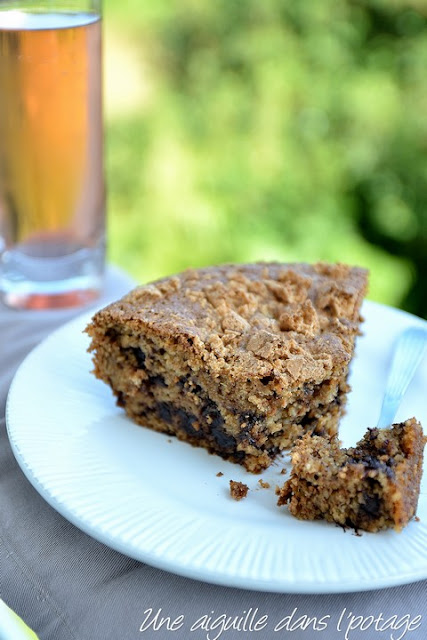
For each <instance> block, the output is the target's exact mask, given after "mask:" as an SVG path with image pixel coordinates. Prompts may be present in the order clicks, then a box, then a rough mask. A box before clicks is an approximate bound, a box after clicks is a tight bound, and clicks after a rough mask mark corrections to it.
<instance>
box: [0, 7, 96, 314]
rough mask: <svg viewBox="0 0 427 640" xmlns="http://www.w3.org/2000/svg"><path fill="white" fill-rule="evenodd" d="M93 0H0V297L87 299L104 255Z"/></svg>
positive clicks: (42, 302)
mask: <svg viewBox="0 0 427 640" xmlns="http://www.w3.org/2000/svg"><path fill="white" fill-rule="evenodd" d="M101 57H102V37H101V0H33V1H31V0H27V1H26V0H0V297H1V299H2V300H3V302H5V303H6V304H7V305H9V306H12V307H15V308H23V309H25V308H27V309H28V308H30V309H34V308H54V307H71V306H78V305H81V304H85V303H86V302H88V301H90V300H92V299H94V298H95V297H96V296H97V295H98V294H99V292H100V289H101V286H102V279H103V271H104V261H105V188H104V170H103V122H102V63H101Z"/></svg>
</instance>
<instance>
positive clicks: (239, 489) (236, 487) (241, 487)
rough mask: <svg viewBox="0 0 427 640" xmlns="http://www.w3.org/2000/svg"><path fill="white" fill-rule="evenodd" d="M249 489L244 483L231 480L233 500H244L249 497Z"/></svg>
mask: <svg viewBox="0 0 427 640" xmlns="http://www.w3.org/2000/svg"><path fill="white" fill-rule="evenodd" d="M248 491H249V487H248V485H247V484H245V483H244V482H237V481H236V480H230V496H231V497H232V498H233V500H242V498H246V496H247V495H248Z"/></svg>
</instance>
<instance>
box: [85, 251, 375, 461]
mask: <svg viewBox="0 0 427 640" xmlns="http://www.w3.org/2000/svg"><path fill="white" fill-rule="evenodd" d="M366 286H367V272H366V270H364V269H361V268H358V267H349V266H346V265H342V264H338V265H329V264H323V263H319V264H314V265H309V264H300V263H298V264H280V263H256V264H246V265H236V264H229V265H222V266H218V267H208V268H204V269H199V270H195V269H193V270H188V271H185V272H183V273H181V274H178V275H177V276H173V277H170V278H165V279H162V280H159V281H157V282H154V283H152V284H149V285H146V286H142V287H138V288H136V289H134V290H133V291H132V292H130V293H129V294H128V295H126V296H125V297H124V298H122V299H121V300H119V301H118V302H116V303H114V304H112V305H110V306H108V307H106V308H105V309H103V310H101V311H99V312H98V313H97V314H96V315H95V316H94V317H93V319H92V322H91V323H90V325H89V326H88V327H87V329H86V331H87V333H88V334H89V335H90V337H91V338H92V341H91V345H90V348H89V350H90V351H92V352H93V360H94V365H95V366H94V373H95V375H96V376H97V377H98V378H100V379H101V380H103V381H104V382H106V383H107V384H109V385H110V386H111V388H112V390H113V393H114V395H115V396H116V399H117V404H118V405H119V406H121V407H123V408H124V410H125V411H126V413H127V415H128V416H129V417H130V418H132V419H133V420H134V421H135V422H137V423H138V424H140V425H143V426H145V427H149V428H151V429H154V430H156V431H161V432H164V433H168V434H173V435H175V436H177V437H178V438H180V439H181V440H185V441H186V442H189V443H191V444H192V445H196V446H200V447H205V448H206V449H208V450H209V451H210V452H213V453H217V454H219V455H221V456H222V457H223V458H225V459H228V460H232V461H234V462H238V463H240V464H243V465H244V466H245V467H246V469H247V470H248V471H251V472H260V471H262V470H263V469H265V468H266V467H268V466H269V464H270V463H271V461H272V460H273V459H274V457H275V456H276V455H277V454H278V453H280V452H281V451H282V450H283V449H286V448H289V447H290V446H292V444H293V442H294V441H295V440H296V439H297V438H299V437H301V436H302V435H303V434H305V433H307V432H308V433H318V434H327V435H330V436H333V435H334V434H336V432H337V424H338V420H339V418H340V416H341V414H342V412H343V407H344V404H345V400H346V393H347V391H348V388H349V387H348V385H347V374H348V368H349V364H350V361H351V358H352V356H353V352H354V343H355V338H356V336H357V334H358V331H359V323H360V320H361V318H360V306H361V304H362V300H363V297H364V294H365V292H366Z"/></svg>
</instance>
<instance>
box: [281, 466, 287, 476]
mask: <svg viewBox="0 0 427 640" xmlns="http://www.w3.org/2000/svg"><path fill="white" fill-rule="evenodd" d="M285 473H287V469H286V468H285V467H283V469H282V470H281V472H280V475H282V476H284V475H285Z"/></svg>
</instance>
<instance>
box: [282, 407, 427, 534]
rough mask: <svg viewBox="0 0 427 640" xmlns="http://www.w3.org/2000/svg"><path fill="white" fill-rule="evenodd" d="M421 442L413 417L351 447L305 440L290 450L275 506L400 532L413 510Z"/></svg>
mask: <svg viewBox="0 0 427 640" xmlns="http://www.w3.org/2000/svg"><path fill="white" fill-rule="evenodd" d="M425 442H426V438H425V437H424V436H423V431H422V428H421V425H420V423H419V422H417V421H416V420H415V418H412V419H410V420H407V421H406V422H403V423H401V424H394V425H393V426H392V427H391V428H390V429H369V430H368V431H367V433H366V434H365V436H364V437H363V439H362V440H360V442H359V443H358V444H357V445H356V447H353V448H351V449H340V447H339V444H338V442H337V440H336V439H332V440H331V439H329V438H325V437H320V436H313V437H310V436H305V437H303V438H302V439H301V440H299V441H298V442H297V443H296V445H295V447H294V449H293V451H292V473H291V477H290V479H289V480H287V481H286V482H285V484H284V485H283V487H282V488H281V489H280V490H279V491H278V494H279V501H278V504H279V505H283V504H288V506H289V511H290V512H291V513H292V515H294V516H296V517H297V518H300V519H301V520H316V519H324V520H328V521H329V522H336V523H338V524H340V525H343V526H348V527H352V528H354V529H364V530H366V531H372V532H374V531H379V530H381V529H387V528H394V529H396V530H397V531H400V530H401V529H402V528H403V527H405V526H406V525H407V524H408V522H409V520H410V519H411V518H412V517H413V516H414V515H415V512H416V509H417V503H418V496H419V492H420V483H421V475H422V463H423V450H424V445H425Z"/></svg>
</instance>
